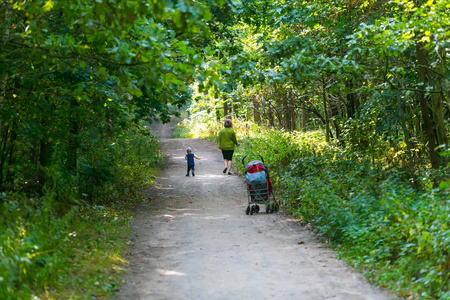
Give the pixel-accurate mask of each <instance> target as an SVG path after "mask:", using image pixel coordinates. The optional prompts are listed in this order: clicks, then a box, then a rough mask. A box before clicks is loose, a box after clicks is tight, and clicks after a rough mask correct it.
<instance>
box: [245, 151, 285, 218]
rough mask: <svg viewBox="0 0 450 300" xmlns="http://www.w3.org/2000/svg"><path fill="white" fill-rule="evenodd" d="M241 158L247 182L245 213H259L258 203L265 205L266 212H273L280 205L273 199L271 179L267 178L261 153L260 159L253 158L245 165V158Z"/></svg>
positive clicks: (267, 173) (267, 174)
mask: <svg viewBox="0 0 450 300" xmlns="http://www.w3.org/2000/svg"><path fill="white" fill-rule="evenodd" d="M246 157H247V156H244V158H242V164H243V165H244V166H245V183H246V184H247V197H248V206H247V209H246V210H245V214H246V215H248V214H250V215H253V214H254V213H259V210H260V207H259V205H258V204H265V205H266V213H274V212H277V211H278V210H279V209H280V205H279V204H278V202H277V201H276V200H275V195H274V193H273V188H272V181H271V180H270V179H269V172H268V170H267V168H266V166H265V165H264V159H263V158H262V156H261V155H259V157H260V158H261V161H259V160H253V161H251V162H249V163H248V164H247V165H245V158H246Z"/></svg>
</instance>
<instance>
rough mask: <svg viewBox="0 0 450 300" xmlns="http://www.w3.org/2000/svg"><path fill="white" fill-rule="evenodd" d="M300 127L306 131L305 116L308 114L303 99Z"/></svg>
mask: <svg viewBox="0 0 450 300" xmlns="http://www.w3.org/2000/svg"><path fill="white" fill-rule="evenodd" d="M301 116H302V117H301V118H302V119H301V129H302V131H306V123H307V117H308V114H307V113H306V105H305V101H302V115H301Z"/></svg>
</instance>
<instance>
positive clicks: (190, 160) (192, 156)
mask: <svg viewBox="0 0 450 300" xmlns="http://www.w3.org/2000/svg"><path fill="white" fill-rule="evenodd" d="M186 152H187V154H186V156H185V157H184V159H185V160H187V173H186V176H189V171H191V170H192V176H195V161H194V159H201V158H200V157H198V156H197V155H195V154H194V153H193V152H192V149H191V147H187V148H186Z"/></svg>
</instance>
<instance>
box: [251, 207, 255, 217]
mask: <svg viewBox="0 0 450 300" xmlns="http://www.w3.org/2000/svg"><path fill="white" fill-rule="evenodd" d="M254 212H255V207H254V206H252V207H250V215H253V213H254Z"/></svg>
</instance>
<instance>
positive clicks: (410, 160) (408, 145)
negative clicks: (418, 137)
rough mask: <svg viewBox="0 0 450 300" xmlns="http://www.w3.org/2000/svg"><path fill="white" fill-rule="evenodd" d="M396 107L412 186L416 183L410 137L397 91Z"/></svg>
mask: <svg viewBox="0 0 450 300" xmlns="http://www.w3.org/2000/svg"><path fill="white" fill-rule="evenodd" d="M397 106H398V110H399V112H400V123H401V126H402V130H403V136H404V138H405V143H406V152H407V155H408V163H409V172H410V176H411V178H413V179H414V185H416V184H417V181H416V180H415V171H414V160H413V155H412V145H411V137H410V135H409V131H408V127H407V126H406V119H405V115H406V113H405V109H404V103H403V101H402V99H401V97H400V92H399V91H398V90H397Z"/></svg>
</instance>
